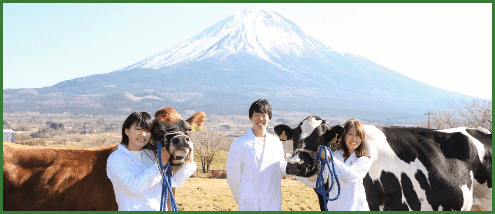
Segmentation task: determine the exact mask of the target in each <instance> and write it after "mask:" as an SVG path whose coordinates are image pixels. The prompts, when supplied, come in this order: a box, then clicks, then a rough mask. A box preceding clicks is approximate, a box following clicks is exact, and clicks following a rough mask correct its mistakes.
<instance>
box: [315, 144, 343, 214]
mask: <svg viewBox="0 0 495 214" xmlns="http://www.w3.org/2000/svg"><path fill="white" fill-rule="evenodd" d="M322 149H323V150H324V151H325V158H321V155H320V154H321V150H322ZM327 153H330V158H331V159H332V161H331V162H332V168H331V169H330V163H329V162H328V155H327ZM318 162H319V163H320V172H319V173H318V178H317V179H316V192H317V193H318V194H320V195H322V196H323V201H324V204H325V211H328V208H327V202H328V201H335V200H337V199H339V197H340V183H339V179H338V177H337V173H336V172H335V166H334V164H333V163H334V162H333V153H332V150H330V148H329V147H326V146H319V147H318ZM325 166H327V167H328V171H329V172H330V178H332V184H331V185H330V188H329V189H328V190H325V179H324V178H323V171H324V170H325ZM334 180H335V181H336V183H337V196H336V197H335V198H329V197H328V196H327V194H328V193H330V191H332V189H333V185H334Z"/></svg>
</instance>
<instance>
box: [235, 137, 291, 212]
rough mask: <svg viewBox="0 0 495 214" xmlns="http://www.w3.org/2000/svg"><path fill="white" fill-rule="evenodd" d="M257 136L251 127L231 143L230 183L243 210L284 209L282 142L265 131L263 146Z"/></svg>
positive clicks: (284, 163)
mask: <svg viewBox="0 0 495 214" xmlns="http://www.w3.org/2000/svg"><path fill="white" fill-rule="evenodd" d="M255 138H256V137H255V135H254V133H253V131H252V129H251V128H250V129H249V131H247V132H246V133H245V134H244V135H242V136H241V137H239V138H237V139H236V140H235V141H234V142H233V143H232V145H231V146H230V150H229V156H228V158H227V183H228V184H229V186H230V190H231V191H232V195H234V199H235V201H236V202H237V204H238V205H239V210H240V211H247V210H255V211H281V210H282V188H281V177H282V176H284V175H286V172H285V168H286V167H287V161H285V160H284V148H283V146H282V142H280V140H279V138H278V137H275V136H273V135H271V134H269V133H266V142H265V148H264V149H263V145H262V144H263V143H261V142H259V141H256V140H255ZM257 159H259V160H260V162H258V161H257Z"/></svg>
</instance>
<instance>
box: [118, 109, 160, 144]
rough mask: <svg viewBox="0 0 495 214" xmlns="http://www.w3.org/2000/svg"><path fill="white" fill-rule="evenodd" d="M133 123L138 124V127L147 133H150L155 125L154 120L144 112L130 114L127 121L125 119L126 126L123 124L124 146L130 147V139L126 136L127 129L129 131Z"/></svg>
mask: <svg viewBox="0 0 495 214" xmlns="http://www.w3.org/2000/svg"><path fill="white" fill-rule="evenodd" d="M133 123H136V125H137V126H139V127H141V128H143V129H144V130H146V131H150V130H151V126H152V125H153V118H151V115H150V114H148V113H147V112H144V111H136V112H133V113H132V114H130V115H129V116H128V117H127V119H125V121H124V124H122V144H123V145H124V146H127V145H129V137H128V136H127V135H126V134H125V129H129V128H130V127H131V126H132V124H133Z"/></svg>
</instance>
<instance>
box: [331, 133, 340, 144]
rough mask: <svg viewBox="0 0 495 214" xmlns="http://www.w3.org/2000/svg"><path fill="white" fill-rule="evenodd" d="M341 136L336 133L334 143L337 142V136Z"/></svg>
mask: <svg viewBox="0 0 495 214" xmlns="http://www.w3.org/2000/svg"><path fill="white" fill-rule="evenodd" d="M338 137H339V134H335V137H334V138H333V140H332V143H333V144H335V143H336V142H337V138H338Z"/></svg>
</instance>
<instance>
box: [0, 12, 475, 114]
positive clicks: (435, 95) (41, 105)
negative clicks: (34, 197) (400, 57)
mask: <svg viewBox="0 0 495 214" xmlns="http://www.w3.org/2000/svg"><path fill="white" fill-rule="evenodd" d="M411 60H413V59H411ZM67 70H68V72H70V68H67ZM258 98H266V99H268V100H269V101H270V103H271V104H272V107H273V108H274V109H276V110H278V111H305V112H311V113H312V114H318V115H329V116H332V115H343V116H344V115H346V116H352V117H366V118H368V119H383V118H394V117H398V118H400V117H405V116H409V115H421V114H425V113H426V112H427V110H428V108H429V109H438V108H443V107H448V106H449V104H451V103H452V102H453V101H458V100H470V99H473V98H472V97H469V96H466V95H462V94H458V93H454V92H450V91H446V90H443V89H439V88H436V87H433V86H430V85H427V84H424V83H421V82H418V81H416V80H413V79H411V78H408V77H406V76H404V75H402V74H400V73H397V72H395V71H392V70H390V69H387V68H385V67H383V66H381V65H379V64H377V63H375V62H373V61H371V60H369V59H367V58H364V57H361V56H356V55H352V54H349V53H344V52H337V51H334V50H332V49H331V48H329V47H327V46H325V45H323V44H322V43H321V42H320V41H318V40H317V39H315V38H313V37H311V36H309V35H307V34H306V33H305V32H303V30H302V29H301V28H300V27H299V26H297V24H296V23H295V22H294V21H291V20H290V19H288V18H286V16H284V15H283V14H282V13H281V12H277V11H268V10H252V11H241V12H238V13H236V14H235V15H232V16H229V17H227V18H225V19H224V20H222V21H220V22H218V23H216V24H214V25H212V26H211V27H209V28H207V29H206V30H204V31H202V32H201V33H199V34H197V35H195V36H193V37H191V38H189V39H187V40H185V41H184V42H182V43H180V44H177V45H175V46H174V47H172V48H170V49H167V50H165V51H163V52H161V53H158V54H156V55H154V56H151V57H149V58H147V59H144V60H142V61H140V62H137V63H134V64H132V65H130V66H128V67H126V68H124V69H121V70H117V71H113V72H110V73H105V74H97V75H91V76H87V77H82V78H76V79H72V80H66V81H63V82H60V83H58V84H56V85H54V86H50V87H44V88H36V89H6V90H4V91H3V110H4V112H15V111H37V112H71V113H88V114H114V115H122V114H129V113H130V112H132V111H135V110H145V111H149V112H155V111H156V110H157V109H159V108H161V107H163V106H172V107H174V108H176V109H178V110H179V111H185V110H199V111H205V112H207V113H215V114H245V113H246V112H247V110H248V108H249V106H250V104H251V103H252V102H253V101H254V100H256V99H258ZM406 120H407V119H406Z"/></svg>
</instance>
